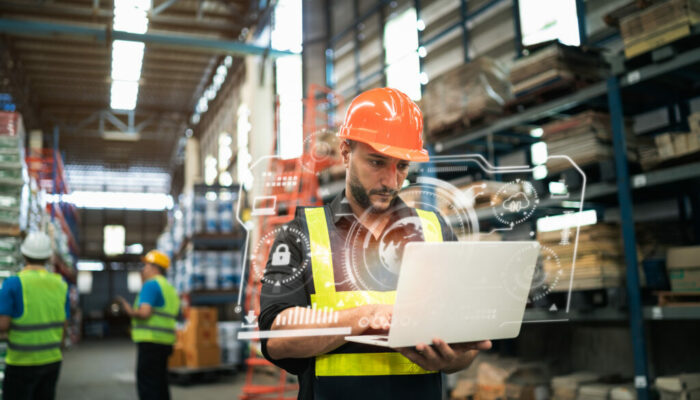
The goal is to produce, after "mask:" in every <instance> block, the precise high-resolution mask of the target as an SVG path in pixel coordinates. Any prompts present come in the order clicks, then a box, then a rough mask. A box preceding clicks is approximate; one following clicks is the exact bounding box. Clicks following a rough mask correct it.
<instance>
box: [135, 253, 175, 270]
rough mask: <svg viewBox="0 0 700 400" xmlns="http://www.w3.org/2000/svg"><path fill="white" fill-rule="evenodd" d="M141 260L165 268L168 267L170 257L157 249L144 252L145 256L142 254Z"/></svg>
mask: <svg viewBox="0 0 700 400" xmlns="http://www.w3.org/2000/svg"><path fill="white" fill-rule="evenodd" d="M141 260H143V262H145V263H149V264H155V265H157V266H159V267H161V268H165V269H168V268H169V267H170V257H168V256H167V255H166V254H165V253H163V252H162V251H158V250H151V251H149V252H148V253H146V255H145V256H143V258H142V259H141Z"/></svg>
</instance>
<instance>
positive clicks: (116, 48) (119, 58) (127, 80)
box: [109, 0, 151, 111]
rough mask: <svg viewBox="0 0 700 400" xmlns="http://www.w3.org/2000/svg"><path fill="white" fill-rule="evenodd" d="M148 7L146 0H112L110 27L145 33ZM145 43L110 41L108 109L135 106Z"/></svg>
mask: <svg viewBox="0 0 700 400" xmlns="http://www.w3.org/2000/svg"><path fill="white" fill-rule="evenodd" d="M150 9H151V1H150V0H115V1H114V20H113V28H114V30H115V31H120V32H129V33H139V34H143V33H146V31H147V30H148V11H149V10H150ZM145 47H146V46H145V44H144V43H141V42H132V41H126V40H115V41H113V42H112V73H111V77H112V88H111V90H110V102H109V103H110V107H111V108H112V109H114V110H126V111H131V110H133V109H135V108H136V100H137V98H138V95H139V80H140V79H141V69H142V66H143V53H144V51H145Z"/></svg>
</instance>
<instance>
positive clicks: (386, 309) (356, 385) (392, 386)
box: [259, 88, 491, 400]
mask: <svg viewBox="0 0 700 400" xmlns="http://www.w3.org/2000/svg"><path fill="white" fill-rule="evenodd" d="M422 127H423V122H422V114H421V111H420V109H419V108H418V106H417V105H416V104H415V103H414V102H413V101H412V100H411V99H410V98H409V97H408V96H406V95H405V94H404V93H401V92H400V91H398V90H395V89H389V88H382V89H372V90H369V91H367V92H364V93H362V94H360V95H359V96H357V97H356V98H355V99H354V100H353V101H352V103H351V104H350V106H349V108H348V111H347V114H346V117H345V122H344V124H343V126H342V127H341V129H340V132H339V134H338V136H339V137H340V139H341V143H340V153H341V155H342V158H343V162H344V164H345V167H346V179H345V190H344V192H343V193H341V194H340V195H338V196H337V197H336V198H335V199H334V200H333V201H332V202H331V203H330V204H329V205H327V206H324V207H306V208H302V209H297V215H296V218H295V219H294V220H293V221H292V222H291V223H290V224H289V229H287V230H284V231H282V233H281V234H280V235H278V237H277V238H276V239H275V242H274V243H273V245H272V249H271V256H273V254H274V252H275V251H278V247H279V246H281V245H283V247H281V248H282V249H285V250H286V249H289V250H288V251H289V253H290V254H289V262H288V263H287V265H280V263H279V262H276V263H274V264H273V263H271V262H270V260H269V259H268V264H267V265H266V270H265V279H263V282H264V283H263V288H262V293H261V310H262V311H261V314H260V317H259V321H260V322H259V323H260V329H261V330H268V329H272V330H276V329H290V328H292V329H315V328H330V327H348V326H349V327H351V329H352V332H351V333H350V335H360V334H365V333H369V332H373V333H376V332H377V331H386V330H388V328H389V326H390V321H391V314H392V307H393V303H394V297H395V293H396V292H395V289H396V283H397V279H398V271H397V270H396V268H397V266H396V265H394V266H390V265H389V266H387V265H386V262H385V261H386V260H383V257H381V254H380V249H381V248H383V247H382V244H383V243H385V242H384V241H386V240H390V241H394V242H396V241H399V242H402V245H405V244H406V242H407V241H410V240H420V241H442V240H452V241H454V240H457V239H456V237H455V235H454V233H453V232H452V230H451V228H450V227H449V225H448V224H446V223H445V221H444V219H443V218H442V217H441V216H440V215H439V214H437V213H434V212H431V211H425V210H418V209H413V208H410V207H408V206H407V205H406V204H405V203H404V202H403V201H402V200H401V199H400V198H399V197H398V193H399V190H400V189H401V187H402V186H403V183H404V181H405V179H406V177H407V175H408V168H409V162H411V161H419V162H423V161H428V153H427V151H426V150H424V149H423V142H422V139H421V134H422ZM401 221H414V222H415V221H419V222H418V223H404V224H402V223H401ZM397 226H398V227H399V228H396V227H397ZM395 228H396V229H395ZM292 231H302V232H306V233H307V234H308V239H309V243H310V246H309V247H310V249H307V248H305V247H304V244H303V241H299V240H296V238H295V237H294V235H293V234H292V233H290V232H292ZM350 232H353V235H355V237H363V238H366V239H363V240H356V241H354V242H353V240H348V236H349V235H350ZM357 232H360V233H357ZM388 236H391V237H390V238H388ZM407 238H408V239H407ZM284 246H287V247H286V248H285V247H284ZM357 246H359V247H362V251H361V252H357V251H356V250H357V249H356V248H354V247H357ZM384 247H386V246H384ZM349 252H353V253H352V254H353V255H358V254H360V255H362V257H363V259H362V260H357V259H356V257H350V256H349ZM307 257H308V258H309V259H310V260H311V261H310V267H306V268H303V270H302V271H301V273H299V272H298V271H299V269H300V268H301V267H302V266H303V265H304V260H305V259H306V258H307ZM269 258H271V257H269ZM384 258H385V257H384ZM347 260H352V262H355V263H356V264H362V265H363V266H366V267H365V268H364V269H363V268H356V267H357V265H355V266H354V267H355V268H354V269H355V270H358V269H359V270H360V271H359V272H351V271H349V269H351V268H353V266H349V265H347V263H348V261H347ZM426 268H429V266H426ZM352 273H357V274H358V276H357V278H359V279H348V278H349V277H350V276H351V275H352ZM363 274H364V276H363ZM353 281H360V282H365V283H366V284H365V285H364V287H359V286H358V285H357V284H354V283H353ZM420 295H422V293H416V296H420ZM309 306H311V307H315V308H317V309H319V310H320V309H322V308H325V307H328V308H329V309H334V310H339V311H338V319H337V322H335V321H334V322H328V323H319V322H318V321H316V322H314V323H309V321H312V320H313V317H312V318H298V319H296V318H295V320H301V321H303V323H298V324H294V325H290V324H289V321H292V320H293V319H292V318H293V316H294V315H299V314H301V315H304V313H308V312H310V311H309V310H308V309H307V307H309ZM281 321H286V322H287V323H286V324H282V323H280V322H281ZM344 336H345V335H343V336H316V337H293V338H271V339H269V340H263V341H262V350H263V354H264V355H265V357H267V358H268V359H269V360H271V361H272V362H273V363H275V364H276V365H278V366H280V367H282V368H285V369H286V370H288V371H290V372H292V373H295V374H297V375H299V378H300V379H299V381H300V393H299V398H300V399H316V400H320V399H359V398H361V399H363V400H370V399H383V400H385V399H394V398H396V399H408V398H411V399H441V398H442V377H441V375H440V373H439V372H455V371H458V370H461V369H463V368H466V367H467V366H469V365H470V363H471V362H472V360H473V359H474V357H475V356H476V353H477V351H478V350H483V349H488V348H490V346H491V343H490V342H489V341H484V342H478V343H464V344H457V345H448V344H446V343H445V342H444V341H442V340H440V339H439V338H435V339H434V341H433V342H432V343H425V344H419V345H418V346H416V347H414V348H406V349H400V352H395V351H393V350H391V349H386V348H377V347H372V346H367V345H363V344H358V343H348V342H345V340H344V339H343V337H344Z"/></svg>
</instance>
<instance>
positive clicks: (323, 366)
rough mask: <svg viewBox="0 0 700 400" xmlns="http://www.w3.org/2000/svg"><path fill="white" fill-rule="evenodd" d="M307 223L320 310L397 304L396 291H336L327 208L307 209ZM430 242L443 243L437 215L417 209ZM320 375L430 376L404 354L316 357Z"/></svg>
mask: <svg viewBox="0 0 700 400" xmlns="http://www.w3.org/2000/svg"><path fill="white" fill-rule="evenodd" d="M304 211H305V214H306V224H307V227H308V231H309V242H310V245H311V249H310V250H311V274H312V275H313V282H314V288H315V292H316V293H314V294H312V295H311V303H312V304H315V306H316V308H318V309H322V308H324V307H328V308H329V309H333V310H344V309H347V308H353V307H359V306H362V305H366V304H394V302H395V300H396V291H395V290H394V291H386V292H380V291H371V290H356V291H342V292H337V291H336V290H335V278H334V276H333V257H332V253H331V241H330V235H329V234H328V224H327V220H326V213H325V209H324V208H323V207H313V208H306V209H305V210H304ZM415 211H416V212H417V213H418V217H419V218H420V221H421V225H422V229H423V238H424V240H425V241H426V242H442V240H443V239H442V228H441V226H440V221H439V220H438V217H437V215H436V214H435V213H433V212H431V211H424V210H419V209H415ZM315 362H316V376H370V375H417V374H430V373H435V372H436V371H426V370H424V369H423V368H421V367H420V366H418V365H417V364H414V363H413V362H412V361H410V360H409V359H408V358H406V357H404V356H403V355H402V354H401V353H396V352H391V353H329V354H323V355H320V356H317V357H316V361H315Z"/></svg>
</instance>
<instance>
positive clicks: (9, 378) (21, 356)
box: [0, 232, 70, 400]
mask: <svg viewBox="0 0 700 400" xmlns="http://www.w3.org/2000/svg"><path fill="white" fill-rule="evenodd" d="M20 251H21V252H22V255H23V256H24V261H25V267H24V268H23V269H22V271H21V272H20V273H19V274H18V275H17V276H13V277H10V278H7V279H6V280H5V281H4V282H3V285H2V289H0V332H7V331H8V330H9V333H8V343H7V356H6V358H5V362H6V364H7V367H6V369H5V381H4V382H3V398H4V399H7V400H33V399H37V400H39V399H41V400H46V399H49V400H50V399H53V398H54V397H55V392H56V383H57V382H58V375H59V372H60V370H61V360H62V358H63V356H62V354H61V349H62V345H63V340H64V338H65V329H66V320H67V318H68V317H69V313H70V303H69V301H68V285H67V284H66V283H65V282H64V281H63V278H61V276H60V275H58V274H54V273H50V272H48V271H47V270H46V263H47V262H48V260H49V258H51V240H50V239H49V237H48V236H47V235H46V234H45V233H43V232H32V233H30V234H29V235H27V237H26V239H25V240H24V242H22V246H21V247H20Z"/></svg>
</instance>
